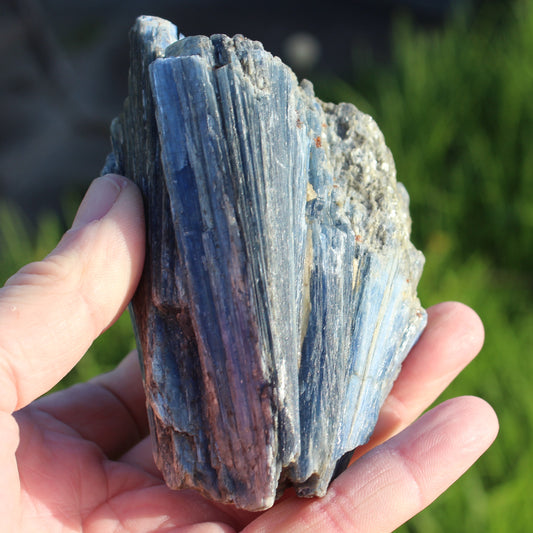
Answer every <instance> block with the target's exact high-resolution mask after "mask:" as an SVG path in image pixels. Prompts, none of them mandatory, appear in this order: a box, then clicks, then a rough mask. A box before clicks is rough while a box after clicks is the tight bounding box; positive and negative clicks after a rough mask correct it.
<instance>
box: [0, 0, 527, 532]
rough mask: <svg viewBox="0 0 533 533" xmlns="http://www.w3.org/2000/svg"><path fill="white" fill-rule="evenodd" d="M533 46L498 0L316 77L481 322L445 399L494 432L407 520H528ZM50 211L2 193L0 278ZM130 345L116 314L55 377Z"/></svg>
mask: <svg viewBox="0 0 533 533" xmlns="http://www.w3.org/2000/svg"><path fill="white" fill-rule="evenodd" d="M532 54H533V2H531V1H517V2H514V3H508V4H507V5H506V6H505V9H504V8H502V7H501V4H500V3H493V4H492V6H488V7H486V8H484V10H483V11H482V12H481V13H479V14H477V15H476V18H475V20H469V19H468V18H467V17H465V16H462V15H460V14H459V15H458V16H457V17H456V18H454V19H453V20H452V21H451V22H450V23H449V24H448V25H447V26H446V27H445V28H444V29H442V30H434V31H421V30H416V29H414V28H413V27H412V25H411V24H410V23H409V22H408V21H406V20H401V21H399V23H398V24H397V26H396V30H395V38H394V56H393V58H392V61H391V63H390V64H389V65H385V66H382V65H381V66H380V65H376V64H373V63H371V62H369V63H368V64H367V66H366V67H365V68H364V69H359V70H358V71H357V76H356V77H355V79H353V80H349V81H346V80H331V79H328V80H318V81H317V80H315V85H316V87H317V92H318V93H319V94H320V95H321V97H322V98H323V99H325V100H334V101H352V102H354V103H355V104H356V105H358V106H359V107H360V108H361V109H363V110H364V111H367V112H369V113H370V114H372V115H373V116H374V117H375V118H376V120H377V122H378V124H379V125H380V127H381V129H382V130H383V131H384V133H385V137H386V139H387V143H388V145H389V146H390V148H391V150H392V152H393V154H394V157H395V160H396V164H397V169H398V177H399V179H400V180H401V181H403V182H404V183H405V185H406V187H407V189H408V191H409V193H410V196H411V205H412V215H413V231H414V240H415V242H416V243H417V245H418V246H419V247H421V248H422V249H423V251H424V253H425V254H426V268H425V271H424V275H423V277H422V281H421V283H420V287H419V293H420V296H421V299H422V302H423V303H424V304H425V305H427V306H429V305H431V304H433V303H436V302H439V301H442V300H460V301H463V302H465V303H467V304H469V305H471V306H472V307H473V308H474V309H476V310H477V312H478V313H479V314H480V316H481V318H482V319H483V322H484V324H485V329H486V342H485V347H484V348H483V351H482V353H481V355H480V356H479V357H478V358H477V359H476V361H475V362H474V363H472V364H471V365H470V366H469V367H468V368H467V369H466V370H465V371H464V372H463V373H462V374H461V376H460V377H459V378H458V379H457V380H456V381H455V382H454V383H453V384H452V386H451V387H450V388H449V390H448V391H446V393H445V394H444V395H443V396H442V398H441V399H440V400H442V399H444V398H448V397H451V396H456V395H461V394H475V395H479V396H481V397H483V398H485V399H487V400H488V401H489V402H490V403H491V404H492V405H493V406H494V407H495V409H496V411H497V413H498V415H499V418H500V423H501V432H500V435H499V437H498V439H497V440H496V442H495V444H494V445H493V446H492V448H491V449H490V450H489V451H488V452H487V454H485V455H484V456H483V458H482V459H481V460H480V461H479V462H478V463H477V464H476V466H475V467H474V468H473V469H472V470H470V471H469V472H468V473H467V474H466V475H465V476H464V477H463V478H462V479H461V480H459V481H458V482H457V483H456V484H455V485H454V487H452V488H451V489H450V490H449V491H447V492H446V493H445V494H444V495H443V496H441V497H440V498H439V499H438V500H437V501H436V502H435V503H434V504H433V505H431V506H430V507H429V508H428V509H427V510H426V511H424V512H423V513H421V514H420V515H419V516H417V517H415V518H414V519H412V520H410V521H409V522H408V523H407V524H406V525H404V526H403V527H402V528H400V531H402V532H417V533H418V532H420V533H422V532H423V533H444V532H449V531H468V532H470V533H481V532H483V533H487V532H488V533H499V532H505V531H508V530H510V529H512V530H513V531H515V532H526V531H529V530H530V529H531V524H532V523H533V507H532V506H531V502H530V496H529V495H530V494H531V493H532V491H533V481H532V480H533V446H532V435H533V392H531V391H532V388H531V385H530V381H531V376H532V375H533V358H532V357H531V346H532V345H533V314H532V312H531V309H532V303H533V294H532V286H533V284H532V281H533V280H532V278H531V272H532V271H533V270H532V269H533V253H531V250H533V175H532V174H533V150H530V149H529V143H530V140H531V139H532V138H533V98H532V97H531V95H532V94H533V61H532V60H533V55H532ZM363 95H364V96H363ZM58 220H59V219H58V218H57V217H56V216H52V215H43V216H42V217H41V219H40V220H39V223H38V225H37V231H36V232H35V231H31V232H30V231H29V230H28V229H27V228H28V226H27V225H26V223H25V221H24V220H23V219H22V217H21V215H20V213H19V212H18V211H17V210H16V209H14V208H13V207H10V206H6V205H0V250H1V254H0V283H1V282H3V281H4V280H5V279H6V278H7V277H8V275H10V274H11V273H13V272H14V271H15V270H16V269H17V268H19V267H20V266H21V265H23V264H25V263H27V262H29V261H33V260H36V259H40V258H41V257H42V256H44V255H45V254H46V253H47V252H48V251H49V250H51V249H52V248H53V246H54V245H55V243H56V242H57V241H58V240H59V238H60V236H61V234H62V231H63V227H62V226H61V224H60V223H59V221H58ZM132 347H133V336H132V333H131V326H130V324H129V318H128V317H127V315H125V316H123V317H121V319H120V320H119V322H118V323H117V324H116V325H115V326H113V328H111V329H110V330H109V331H108V332H106V333H105V334H104V335H102V337H101V338H100V339H99V340H97V341H96V342H95V343H94V345H93V346H92V347H91V349H90V351H89V353H88V354H87V356H86V357H84V358H83V359H82V361H81V362H80V364H79V365H78V366H77V367H76V369H75V370H74V371H73V372H72V373H71V375H69V376H67V378H66V379H65V380H64V381H63V385H64V384H67V383H72V382H75V381H78V380H85V379H88V378H89V377H91V376H92V375H94V374H96V373H98V372H101V371H105V370H108V369H109V368H111V367H112V366H114V365H115V364H116V362H117V361H118V360H120V358H122V356H123V355H124V354H125V353H126V352H127V351H128V350H130V349H131V348H132ZM440 400H439V401H440Z"/></svg>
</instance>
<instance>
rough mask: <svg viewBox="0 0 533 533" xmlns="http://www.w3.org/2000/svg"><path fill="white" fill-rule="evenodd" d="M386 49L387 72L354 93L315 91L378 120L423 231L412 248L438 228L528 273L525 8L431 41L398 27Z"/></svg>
mask: <svg viewBox="0 0 533 533" xmlns="http://www.w3.org/2000/svg"><path fill="white" fill-rule="evenodd" d="M498 5H500V4H498ZM393 50H394V56H393V59H392V64H390V65H386V66H383V67H376V66H375V65H370V66H369V67H368V68H362V69H359V71H358V72H357V77H356V78H355V80H354V81H353V82H352V83H347V82H345V81H343V82H340V83H331V82H330V81H328V80H321V81H319V83H318V84H317V87H318V91H319V93H320V94H321V95H322V96H323V97H324V99H326V100H329V99H332V100H335V101H353V102H354V103H356V105H358V106H359V107H361V109H362V110H363V111H367V112H369V113H370V114H371V115H372V116H374V118H375V119H376V120H377V122H378V124H379V125H380V127H381V128H382V130H383V132H384V134H385V138H386V139H387V143H388V145H389V147H390V148H391V150H392V153H393V154H394V157H395V160H396V165H397V170H398V177H399V179H400V181H403V182H404V183H405V184H406V186H407V189H408V190H409V192H410V195H411V206H412V213H413V217H414V219H415V220H423V221H424V223H423V224H415V225H413V231H414V239H415V241H416V242H417V243H418V244H419V245H421V246H422V247H425V245H426V243H427V242H428V239H430V238H431V233H432V231H433V230H434V228H446V229H447V231H449V232H450V233H452V234H454V235H461V239H460V243H459V244H460V246H459V249H458V252H459V253H461V254H463V255H468V253H469V251H470V250H471V249H472V248H474V249H477V250H482V251H483V252H484V253H485V254H486V255H487V256H490V259H491V261H493V262H494V263H495V264H497V265H499V266H501V267H506V268H507V267H511V268H514V269H517V270H522V271H523V272H530V271H531V269H532V268H533V254H531V253H530V252H529V250H530V249H531V248H533V151H532V150H530V139H531V138H532V134H533V99H532V98H531V94H533V62H532V50H533V4H532V3H531V2H529V1H528V2H515V3H513V4H511V5H508V6H507V8H506V9H505V10H504V9H503V8H501V7H500V8H499V9H497V8H496V7H495V6H494V5H493V6H492V7H491V6H489V7H487V8H485V10H484V11H482V12H481V13H479V14H478V15H477V16H476V18H475V20H474V21H468V20H467V19H466V17H461V16H458V17H457V18H456V19H454V21H453V23H451V24H449V25H448V26H447V27H445V28H444V29H443V30H441V31H433V32H428V31H417V30H415V29H413V28H412V26H411V24H410V23H409V21H407V20H405V19H402V20H400V21H399V22H398V24H397V25H396V29H395V37H394V40H393ZM354 87H356V89H354ZM360 95H364V98H362V97H361V96H360Z"/></svg>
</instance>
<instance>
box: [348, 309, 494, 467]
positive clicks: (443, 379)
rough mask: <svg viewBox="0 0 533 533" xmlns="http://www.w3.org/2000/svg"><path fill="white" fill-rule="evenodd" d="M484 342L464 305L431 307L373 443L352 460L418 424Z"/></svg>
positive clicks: (480, 327) (473, 316)
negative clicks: (414, 422)
mask: <svg viewBox="0 0 533 533" xmlns="http://www.w3.org/2000/svg"><path fill="white" fill-rule="evenodd" d="M483 338H484V332H483V324H482V323H481V320H480V319H479V317H478V316H477V314H476V313H475V312H474V311H473V310H472V309H470V308H469V307H467V306H466V305H464V304H461V303H457V302H445V303H441V304H438V305H435V306H433V307H431V308H429V309H428V324H427V327H426V329H425V331H424V333H423V334H422V336H421V337H420V339H419V341H418V343H417V344H416V345H415V346H414V347H413V349H412V350H411V353H410V354H409V355H408V356H407V358H406V360H405V361H404V363H403V366H402V371H401V373H400V375H399V377H398V379H397V380H396V382H395V384H394V386H393V388H392V391H391V393H390V395H389V396H388V398H387V399H386V401H385V403H384V404H383V407H382V409H381V411H380V415H379V420H378V423H377V425H376V428H375V430H374V433H373V435H372V437H371V439H370V441H369V442H368V443H367V444H366V445H365V446H361V447H360V448H358V449H357V450H356V452H355V454H354V457H353V459H352V461H353V460H355V459H357V458H358V457H361V455H363V454H364V453H366V452H367V451H368V450H369V449H371V448H373V447H374V446H376V445H377V444H379V443H381V442H384V441H385V440H386V439H388V438H389V437H391V436H392V435H395V434H396V433H398V432H399V431H401V430H402V429H404V428H405V427H407V426H408V425H409V424H410V423H411V422H413V420H416V418H417V417H418V416H420V414H421V413H422V412H424V410H425V409H427V408H428V406H429V405H431V404H432V403H433V402H434V401H435V400H436V399H437V398H438V397H439V395H440V394H441V393H442V392H443V391H444V390H445V389H446V387H447V386H448V385H449V384H450V383H451V382H452V381H453V379H454V378H455V377H456V376H457V375H458V374H459V373H460V372H461V370H462V369H463V368H464V367H465V366H466V365H467V364H468V363H470V361H471V360H472V359H473V358H474V357H475V356H476V355H477V354H478V353H479V350H480V349H481V347H482V345H483Z"/></svg>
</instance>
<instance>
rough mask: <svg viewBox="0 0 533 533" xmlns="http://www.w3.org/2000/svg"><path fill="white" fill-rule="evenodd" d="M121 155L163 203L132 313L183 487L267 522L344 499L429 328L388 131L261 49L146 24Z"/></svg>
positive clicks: (118, 142)
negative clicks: (326, 98)
mask: <svg viewBox="0 0 533 533" xmlns="http://www.w3.org/2000/svg"><path fill="white" fill-rule="evenodd" d="M112 143H113V152H112V154H111V156H110V157H109V159H108V162H107V164H106V170H107V171H115V172H120V173H122V174H125V175H126V176H129V177H131V178H132V179H134V180H135V182H136V183H137V184H138V185H139V187H140V188H141V190H142V192H143V195H144V202H145V209H146V221H147V239H148V245H147V246H148V248H147V256H146V264H145V269H144V274H143V278H142V280H141V283H140V285H139V288H138V290H137V293H136V294H135V297H134V299H133V302H132V315H133V321H134V326H135V332H136V336H137V343H138V347H139V351H140V353H141V354H142V361H143V369H144V379H145V388H146V397H147V407H148V413H149V419H150V423H151V429H152V434H153V439H154V454H155V459H156V462H157V465H158V467H159V468H160V469H161V472H162V473H163V475H164V478H165V480H166V483H167V484H168V485H169V486H170V487H172V488H176V489H178V488H191V487H192V488H195V489H197V490H199V491H201V492H202V493H203V494H204V495H206V496H207V497H209V498H211V499H213V500H217V501H221V502H228V503H233V504H235V505H236V506H238V507H240V508H245V509H250V510H259V509H265V508H268V507H269V506H271V505H272V504H273V503H274V501H275V499H276V497H277V496H279V495H280V494H281V492H282V491H283V489H284V488H285V487H289V486H293V487H295V490H296V493H297V494H298V495H300V496H313V495H318V496H320V495H323V494H325V492H326V490H327V488H328V485H329V483H330V481H331V480H332V478H333V477H334V476H335V475H336V474H337V473H338V472H339V471H340V470H342V469H343V468H345V467H346V463H347V461H346V458H347V457H349V455H350V452H351V451H352V450H353V449H354V448H356V447H357V446H359V445H361V444H363V443H364V442H366V441H367V440H368V438H369V436H370V435H371V433H372V430H373V428H374V425H375V423H376V420H377V416H378V413H379V410H380V407H381V405H382V403H383V401H384V399H385V397H386V396H387V394H388V392H389V391H390V389H391V387H392V384H393V382H394V380H395V378H396V376H397V375H398V372H399V370H400V366H401V363H402V361H403V359H404V358H405V356H406V355H407V353H408V352H409V350H410V349H411V347H412V346H413V344H414V343H415V342H416V340H417V338H418V337H419V335H420V333H421V331H422V329H423V328H424V325H425V321H426V313H425V311H424V310H423V309H422V308H421V306H420V302H419V300H418V298H417V296H416V286H417V282H418V280H419V277H420V274H421V271H422V266H423V256H422V254H421V253H420V252H419V251H417V250H416V249H415V248H414V247H413V245H412V244H411V242H410V240H409V234H410V218H409V212H408V196H407V193H406V191H405V189H404V187H403V186H402V185H401V184H400V183H397V182H396V178H395V169H394V162H393V160H392V156H391V154H390V151H389V150H388V148H387V147H386V146H385V143H384V139H383V135H382V133H381V132H380V130H379V129H378V127H377V126H376V124H375V122H374V121H373V120H372V119H371V118H370V117H369V116H367V115H365V114H363V113H361V112H360V111H358V110H357V109H356V108H355V107H354V106H353V105H349V104H340V105H333V104H326V103H323V102H321V101H320V100H318V99H317V98H316V97H315V95H314V93H313V87H312V85H311V84H310V83H309V82H306V81H303V82H302V83H298V81H297V79H296V77H295V75H294V74H293V73H292V71H291V70H290V69H289V68H288V67H287V66H286V65H284V64H283V63H282V62H281V61H280V59H278V58H277V57H273V56H272V55H271V54H270V53H268V52H266V51H265V50H264V49H263V46H262V45H261V44H260V43H258V42H254V41H250V40H248V39H245V38H244V37H242V36H235V37H233V38H230V37H227V36H225V35H214V36H212V37H204V36H199V37H188V38H181V39H179V38H178V33H177V29H176V27H175V26H174V25H172V24H171V23H169V22H167V21H165V20H161V19H158V18H154V17H140V18H139V19H138V20H137V22H136V24H135V26H134V28H133V29H132V32H131V68H130V79H129V96H128V98H127V99H126V101H125V104H124V110H123V112H122V114H121V115H120V116H119V117H118V118H117V119H116V120H115V121H114V122H113V125H112Z"/></svg>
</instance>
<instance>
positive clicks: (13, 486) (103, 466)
mask: <svg viewBox="0 0 533 533" xmlns="http://www.w3.org/2000/svg"><path fill="white" fill-rule="evenodd" d="M143 256H144V222H143V217H142V202H141V199H140V195H139V191H138V190H137V188H136V187H135V186H134V185H133V184H132V183H131V182H129V181H127V180H125V179H124V178H121V177H118V176H107V177H104V178H99V179H98V180H95V182H94V183H93V184H92V186H91V188H90V190H89V191H88V193H87V195H86V197H85V199H84V201H83V202H82V205H81V206H80V209H79V210H78V214H77V215H76V219H75V221H74V223H73V227H72V229H71V230H69V231H68V232H67V233H66V234H65V236H64V238H63V239H62V240H61V242H60V243H59V245H58V246H57V248H56V249H55V250H54V251H53V252H51V253H50V254H49V255H48V256H47V257H46V258H45V259H44V260H43V261H40V262H38V263H32V264H30V265H27V266H25V267H23V268H22V269H21V270H20V271H19V272H17V273H16V274H15V275H14V276H12V277H11V278H10V279H9V280H8V281H7V283H6V284H5V286H4V288H2V289H0V435H1V436H2V437H1V439H0V472H2V475H1V477H0V517H2V518H1V523H2V531H3V532H5V533H12V532H13V533H14V532H17V533H18V532H31V533H34V532H36V531H39V532H43V533H45V532H56V531H61V532H67V531H68V532H74V531H83V532H85V533H104V532H113V533H119V532H130V533H134V532H135V533H137V532H138V533H141V532H142V533H147V532H165V533H171V532H172V533H177V532H180V533H181V532H183V533H185V532H191V533H193V532H194V533H200V532H202V533H204V532H233V531H245V532H247V533H251V532H254V533H258V532H276V533H281V532H312V531H313V532H314V531H320V532H328V531H331V532H343V531H346V532H351V533H352V532H364V533H378V532H390V531H393V530H394V529H396V528H397V527H398V526H400V525H401V524H402V523H403V522H405V521H406V520H408V519H409V518H411V517H412V516H414V515H415V514H416V513H418V512H419V511H421V510H422V509H423V508H425V507H426V506H427V505H429V503H430V502H432V501H433V500H434V499H435V498H436V497H437V496H438V495H439V494H441V493H442V492H443V491H445V490H446V489H447V488H448V487H449V486H450V485H451V484H452V483H453V482H454V481H455V480H456V479H457V478H458V477H460V476H461V474H462V473H463V472H465V470H467V469H468V468H469V467H470V466H471V465H472V463H474V462H475V461H476V459H477V458H478V457H479V456H480V455H481V454H482V453H483V452H484V451H485V450H486V449H487V448H488V447H489V446H490V444H491V443H492V441H493V440H494V438H495V436H496V434H497V431H498V422H497V419H496V415H495V414H494V411H493V410H492V408H491V407H490V406H489V405H488V404H487V403H485V402H484V401H483V400H481V399H479V398H474V397H461V398H455V399H453V400H450V401H447V402H445V403H443V404H441V405H439V406H437V407H435V408H434V409H432V410H431V411H428V412H427V413H425V414H423V415H422V416H420V415H421V414H422V413H423V412H424V410H425V409H427V407H428V406H429V405H430V404H431V403H432V402H433V401H434V400H435V399H436V398H437V397H438V395H439V394H440V393H441V392H442V391H443V390H444V389H445V388H446V387H447V385H448V384H449V383H450V382H451V381H452V380H453V379H454V378H455V376H456V375H457V374H458V373H459V372H460V371H461V369H462V368H464V367H465V366H466V365H467V364H468V363H469V362H470V361H471V360H472V359H473V358H474V357H475V355H476V354H477V353H478V351H479V350H480V348H481V345H482V343H483V327H482V325H481V322H480V320H479V318H478V317H477V315H476V314H475V313H474V312H473V311H472V310H471V309H469V308H468V307H466V306H464V305H462V304H458V303H443V304H439V305H436V306H434V307H432V308H430V309H429V321H428V326H427V328H426V330H425V332H424V333H423V335H422V337H421V338H420V340H419V342H418V344H417V345H416V346H415V347H414V348H413V349H412V350H411V353H410V354H409V356H408V358H407V359H406V361H405V363H404V366H403V369H402V372H401V374H400V377H399V378H398V380H397V381H396V383H395V385H394V388H393V390H392V392H391V394H390V396H389V397H388V399H387V400H386V403H385V405H384V407H383V409H382V412H381V415H380V419H379V422H378V427H377V429H376V432H375V435H374V437H373V438H372V440H371V442H369V443H368V444H367V445H366V446H365V447H364V449H361V450H358V452H357V456H358V459H357V460H356V461H355V462H353V463H352V464H351V466H350V467H349V468H348V470H346V472H344V473H343V474H342V475H341V476H339V477H338V478H337V479H336V480H335V481H334V482H333V484H332V485H331V487H330V490H329V492H328V494H327V495H326V496H325V497H324V498H321V499H317V498H315V499H310V500H307V499H298V498H295V497H294V496H293V495H291V494H288V495H287V496H286V497H285V498H283V499H282V501H280V502H278V503H277V504H276V505H275V506H274V507H273V508H272V509H270V510H268V511H266V512H262V513H250V512H243V511H239V510H237V509H235V508H233V507H232V506H230V505H220V504H215V503H212V502H209V501H208V500H206V499H204V498H203V497H202V496H200V495H199V494H197V493H195V492H194V491H171V490H169V489H168V488H166V486H165V484H164V482H163V480H162V478H161V476H160V474H159V473H158V471H157V469H156V467H155V466H154V463H153V459H152V455H151V447H150V441H149V437H148V427H147V421H146V414H145V406H144V393H143V389H142V383H141V377H140V369H139V364H138V362H137V355H136V354H135V353H132V354H129V355H128V356H127V357H126V358H125V359H124V361H123V362H122V363H121V364H120V365H119V366H118V368H116V369H115V370H114V371H112V372H110V373H108V374H104V375H101V376H99V377H97V378H95V379H93V380H91V381H90V382H88V383H85V384H80V385H77V386H75V387H72V388H71V389H68V390H67V391H63V392H60V393H55V394H52V395H49V396H46V397H43V398H41V399H39V397H40V396H41V395H42V394H44V393H45V392H47V391H48V390H49V389H50V388H51V387H52V386H53V385H55V384H56V383H57V382H58V381H59V380H60V379H61V378H62V377H63V376H64V375H65V374H66V373H67V372H68V371H69V370H70V369H71V368H72V367H73V366H74V365H75V364H76V363H77V362H78V361H79V360H80V358H81V357H82V356H83V354H84V353H85V351H86V350H87V348H88V347H89V346H90V344H91V343H92V341H93V340H94V339H95V338H96V337H97V336H98V335H99V334H100V333H101V332H102V331H103V330H105V329H106V328H107V327H109V325H110V324H112V322H113V321H114V320H115V319H116V318H117V317H118V316H119V315H120V313H121V312H122V310H123V309H124V308H125V306H126V304H127V302H128V301H129V299H130V298H131V296H132V294H133V292H134V290H135V287H136V285H137V283H138V280H139V277H140V274H141V270H142V265H143Z"/></svg>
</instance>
